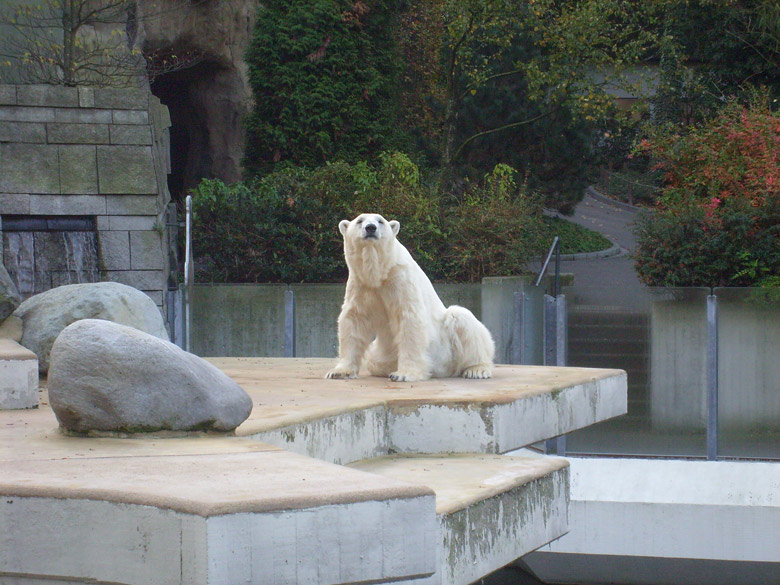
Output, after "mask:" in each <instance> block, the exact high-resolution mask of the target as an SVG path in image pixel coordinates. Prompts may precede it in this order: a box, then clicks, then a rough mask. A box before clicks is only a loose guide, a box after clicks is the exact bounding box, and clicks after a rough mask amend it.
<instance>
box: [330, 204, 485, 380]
mask: <svg viewBox="0 0 780 585" xmlns="http://www.w3.org/2000/svg"><path fill="white" fill-rule="evenodd" d="M399 227H400V224H399V223H398V222H397V221H387V220H385V218H383V217H382V216H381V215H377V214H369V213H364V214H362V215H359V216H358V217H356V218H355V219H353V220H352V221H347V220H343V221H341V222H340V223H339V230H340V231H341V234H342V235H343V236H344V256H345V257H346V260H347V266H348V268H349V279H348V280H347V291H346V294H345V296H344V304H343V305H342V308H341V314H340V315H339V321H338V324H339V361H338V363H337V364H336V366H335V367H334V368H333V369H332V370H331V371H330V372H328V374H327V376H326V377H327V378H354V377H356V376H357V375H358V371H359V370H360V366H361V364H362V363H363V360H364V359H365V362H366V367H367V369H368V371H369V373H370V374H371V375H373V376H389V377H390V378H391V379H392V380H395V381H399V382H404V381H405V382H414V381H418V380H427V379H428V378H431V377H434V378H445V377H449V376H463V377H464V378H490V377H491V375H492V372H493V355H494V345H493V338H492V337H491V336H490V332H489V331H488V330H487V328H486V327H485V326H484V325H483V324H482V323H480V322H479V321H478V320H477V318H476V317H475V316H474V315H473V314H472V313H471V311H469V310H468V309H465V308H463V307H459V306H457V305H453V306H451V307H449V308H445V307H444V305H443V304H442V302H441V300H440V299H439V296H438V295H437V294H436V291H435V290H434V288H433V285H432V284H431V281H430V280H429V279H428V277H427V276H426V275H425V273H424V272H423V271H422V269H421V268H420V267H419V266H418V264H417V262H415V261H414V259H413V258H412V256H411V255H410V254H409V252H408V250H407V249H406V248H404V246H403V245H402V244H401V243H400V242H399V241H398V240H397V239H396V235H397V234H398V230H399Z"/></svg>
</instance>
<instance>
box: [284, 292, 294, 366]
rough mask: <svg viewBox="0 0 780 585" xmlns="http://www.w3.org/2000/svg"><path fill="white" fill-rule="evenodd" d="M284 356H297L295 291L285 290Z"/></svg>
mask: <svg viewBox="0 0 780 585" xmlns="http://www.w3.org/2000/svg"><path fill="white" fill-rule="evenodd" d="M284 357H295V293H294V292H293V291H292V290H290V289H289V288H288V289H287V290H286V291H284Z"/></svg>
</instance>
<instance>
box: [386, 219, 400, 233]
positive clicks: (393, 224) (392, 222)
mask: <svg viewBox="0 0 780 585" xmlns="http://www.w3.org/2000/svg"><path fill="white" fill-rule="evenodd" d="M387 225H389V226H390V229H391V230H393V235H394V236H397V235H398V230H400V229H401V224H400V223H398V222H397V221H395V220H394V219H392V220H390V221H388V222H387Z"/></svg>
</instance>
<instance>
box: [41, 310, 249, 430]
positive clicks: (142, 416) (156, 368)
mask: <svg viewBox="0 0 780 585" xmlns="http://www.w3.org/2000/svg"><path fill="white" fill-rule="evenodd" d="M49 400H50V403H51V407H52V410H54V414H55V415H56V416H57V420H58V421H59V422H60V424H61V425H62V426H63V427H65V428H66V429H68V430H71V431H76V432H89V431H114V432H124V433H136V432H152V431H166V430H167V431H206V430H215V431H232V430H233V429H235V428H236V427H237V426H238V425H239V424H241V423H242V422H243V421H244V420H246V419H247V417H248V416H249V414H250V413H251V411H252V399H251V398H250V397H249V395H248V394H247V393H246V392H245V391H244V389H243V388H241V386H239V385H238V384H236V383H235V382H234V381H233V380H231V379H230V378H229V377H228V376H227V375H225V374H224V373H223V372H222V371H220V370H219V369H217V368H216V367H215V366H213V365H211V364H210V363H208V362H207V361H205V360H203V359H201V358H199V357H198V356H196V355H194V354H191V353H188V352H186V351H184V350H182V349H180V348H178V347H177V346H175V345H174V344H172V343H170V342H168V341H165V340H162V339H159V338H157V337H154V336H152V335H149V334H147V333H144V332H142V331H138V330H137V329H133V328H132V327H126V326H124V325H118V324H116V323H111V322H109V321H101V320H98V319H84V320H82V321H78V322H76V323H74V324H72V325H70V326H69V327H67V328H66V329H65V330H64V331H63V332H62V333H61V334H60V336H59V337H58V338H57V341H56V342H55V343H54V347H53V348H52V352H51V367H50V369H49Z"/></svg>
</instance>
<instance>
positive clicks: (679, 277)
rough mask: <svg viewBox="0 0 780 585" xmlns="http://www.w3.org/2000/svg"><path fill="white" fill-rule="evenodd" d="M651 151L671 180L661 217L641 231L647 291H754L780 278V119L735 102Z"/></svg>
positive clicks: (761, 107) (638, 256)
mask: <svg viewBox="0 0 780 585" xmlns="http://www.w3.org/2000/svg"><path fill="white" fill-rule="evenodd" d="M645 147H646V150H647V151H649V152H651V153H653V154H654V155H655V156H656V157H658V158H659V159H660V161H661V163H660V165H661V168H662V169H663V171H664V172H665V179H666V186H665V189H664V192H663V196H662V199H661V205H660V206H659V208H658V210H657V212H656V213H654V214H650V215H648V216H646V217H645V218H644V219H642V220H641V221H640V223H639V225H638V229H637V250H636V252H635V260H636V269H637V272H638V273H639V276H640V278H641V279H642V280H643V281H644V282H645V283H646V284H649V285H653V286H753V285H760V284H762V283H764V282H767V278H769V277H771V276H774V275H777V274H780V114H778V113H775V112H772V111H771V110H770V109H769V108H768V107H767V106H766V104H765V103H761V102H759V101H756V102H754V103H753V104H752V105H751V106H750V107H747V108H746V107H743V106H740V105H739V104H736V103H732V104H729V105H728V106H727V107H726V108H725V109H724V110H723V111H722V112H721V114H720V115H719V116H717V117H716V118H714V119H712V120H710V121H708V122H707V123H706V124H704V125H702V126H701V127H699V128H695V129H693V130H692V131H691V132H690V133H689V134H688V135H686V136H684V137H680V136H676V135H669V136H662V137H660V138H658V139H656V140H655V141H654V142H653V143H647V144H646V145H645Z"/></svg>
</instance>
